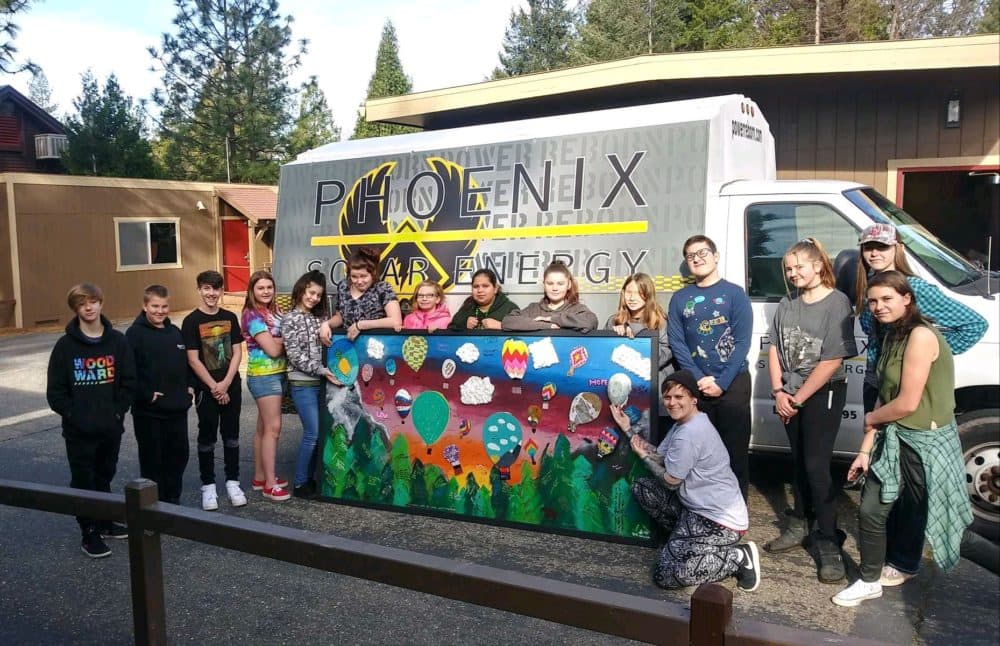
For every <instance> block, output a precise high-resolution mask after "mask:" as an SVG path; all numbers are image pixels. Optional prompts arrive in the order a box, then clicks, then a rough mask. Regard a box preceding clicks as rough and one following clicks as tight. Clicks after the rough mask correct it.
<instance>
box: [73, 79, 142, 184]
mask: <svg viewBox="0 0 1000 646" xmlns="http://www.w3.org/2000/svg"><path fill="white" fill-rule="evenodd" d="M82 83H83V91H82V93H81V94H80V96H79V97H77V98H76V99H74V100H73V107H74V108H76V113H75V114H74V115H72V116H70V117H69V118H67V119H66V136H67V138H68V139H69V147H68V148H67V150H66V152H64V153H63V164H64V165H65V166H66V169H67V170H69V172H70V173H73V174H74V175H99V176H102V177H156V176H157V175H158V173H157V169H156V165H155V164H154V162H153V155H152V148H151V147H150V145H149V142H148V141H146V139H145V138H144V136H143V122H142V116H141V113H140V112H139V110H138V109H137V108H136V107H135V106H134V105H133V103H132V97H130V96H128V95H127V94H125V93H124V92H122V90H121V88H120V87H119V86H118V79H117V78H116V77H115V75H114V74H112V75H111V76H109V77H108V78H107V81H105V83H104V89H103V90H102V89H101V88H100V87H99V86H98V84H97V80H96V79H95V78H94V75H93V74H91V73H90V72H89V71H88V72H86V73H85V74H84V75H83V78H82Z"/></svg>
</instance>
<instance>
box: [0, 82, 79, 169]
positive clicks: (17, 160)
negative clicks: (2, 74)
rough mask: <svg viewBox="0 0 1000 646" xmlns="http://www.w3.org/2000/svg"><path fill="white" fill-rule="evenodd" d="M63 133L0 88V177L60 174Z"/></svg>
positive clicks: (14, 93)
mask: <svg viewBox="0 0 1000 646" xmlns="http://www.w3.org/2000/svg"><path fill="white" fill-rule="evenodd" d="M66 146H67V139H66V129H65V128H64V127H63V125H62V124H61V123H60V122H59V120H57V119H56V118H55V117H53V116H52V115H51V114H49V113H48V112H46V111H45V110H43V109H42V108H40V107H39V106H37V105H35V103H34V102H33V101H32V100H31V99H29V98H28V97H26V96H24V95H23V94H21V93H20V92H18V91H17V90H15V89H14V88H12V87H11V86H9V85H4V86H0V173H10V172H27V173H63V172H65V170H64V169H63V166H62V162H61V161H60V158H61V156H62V153H63V151H64V150H66Z"/></svg>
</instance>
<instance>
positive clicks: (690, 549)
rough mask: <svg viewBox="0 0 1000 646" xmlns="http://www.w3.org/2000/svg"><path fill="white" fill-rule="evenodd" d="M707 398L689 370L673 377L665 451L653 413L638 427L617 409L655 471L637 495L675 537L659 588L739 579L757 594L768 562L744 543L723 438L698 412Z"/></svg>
mask: <svg viewBox="0 0 1000 646" xmlns="http://www.w3.org/2000/svg"><path fill="white" fill-rule="evenodd" d="M700 392H701V391H700V389H699V388H698V380H697V379H696V378H695V376H694V374H692V373H691V372H690V371H689V370H680V371H678V372H675V373H673V374H671V375H668V376H667V377H665V379H664V381H663V386H662V388H661V396H662V398H663V406H664V408H665V409H666V410H667V414H668V415H669V416H670V418H671V419H673V421H674V424H673V426H672V427H671V428H670V430H669V431H667V435H666V437H665V438H664V439H663V441H662V442H661V443H660V445H659V446H653V445H652V444H650V443H649V441H648V439H647V438H648V437H649V417H648V415H649V413H648V411H647V412H646V413H644V414H643V416H642V418H640V420H639V421H638V422H636V423H635V424H632V422H631V420H630V419H629V417H628V415H627V414H626V413H625V412H624V411H623V410H622V407H621V406H612V407H611V414H612V416H613V417H614V419H615V422H616V423H617V424H618V426H619V427H620V428H621V429H622V431H624V432H625V434H627V435H629V436H630V437H631V447H632V450H633V451H634V452H635V453H636V455H638V456H639V457H640V458H642V460H643V462H644V463H645V465H646V467H647V468H648V469H649V471H650V475H648V476H644V477H640V478H637V479H636V480H635V481H634V482H633V483H632V495H634V496H635V499H636V501H637V502H638V503H639V505H640V506H641V507H642V508H643V509H644V510H645V511H646V513H648V514H649V516H650V518H652V519H653V522H654V523H656V527H657V528H658V529H659V530H662V531H664V532H665V533H666V535H667V540H666V544H665V545H664V547H663V549H662V551H661V552H660V556H659V559H658V561H657V564H656V567H655V568H654V571H653V582H654V583H656V584H657V585H658V586H660V587H662V588H667V589H674V588H684V587H688V586H693V585H699V584H701V583H711V582H715V581H721V580H722V579H725V578H727V577H730V576H735V577H736V581H737V586H738V587H739V588H740V589H742V590H746V591H747V592H751V591H753V590H756V589H757V586H759V585H760V556H759V553H758V550H757V545H756V544H754V542H753V541H749V542H747V543H744V544H741V542H740V541H741V540H742V538H743V535H744V534H745V533H746V531H747V528H748V527H749V515H748V513H747V506H746V503H745V502H744V500H743V495H742V493H741V492H740V486H739V482H738V481H737V480H736V476H735V475H734V474H733V470H732V469H731V468H730V466H729V456H728V454H727V453H726V447H725V445H723V443H722V440H721V439H720V438H719V433H718V432H717V431H716V430H715V427H714V426H712V422H711V421H709V419H708V415H706V414H705V413H703V412H701V411H699V410H698V397H699V395H700Z"/></svg>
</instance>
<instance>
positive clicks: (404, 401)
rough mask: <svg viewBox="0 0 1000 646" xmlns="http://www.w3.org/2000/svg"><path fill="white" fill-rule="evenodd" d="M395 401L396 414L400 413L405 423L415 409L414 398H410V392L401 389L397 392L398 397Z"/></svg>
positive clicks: (400, 417)
mask: <svg viewBox="0 0 1000 646" xmlns="http://www.w3.org/2000/svg"><path fill="white" fill-rule="evenodd" d="M393 400H394V401H395V403H396V412H397V413H399V419H401V420H403V421H404V423H405V421H406V416H407V415H409V414H410V408H412V407H413V398H412V397H410V391H408V390H407V389H405V388H400V389H399V390H397V391H396V396H395V397H394V398H393Z"/></svg>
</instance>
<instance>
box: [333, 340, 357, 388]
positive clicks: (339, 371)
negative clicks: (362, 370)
mask: <svg viewBox="0 0 1000 646" xmlns="http://www.w3.org/2000/svg"><path fill="white" fill-rule="evenodd" d="M327 367H328V368H329V369H330V372H332V373H333V376H334V377H336V378H337V381H339V382H340V383H342V384H344V385H345V386H352V385H354V382H355V381H357V380H358V369H359V364H358V351H357V350H355V349H354V344H353V343H351V341H350V340H348V339H345V338H341V339H337V340H336V341H334V342H333V345H332V346H331V347H330V352H329V354H328V355H327Z"/></svg>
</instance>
